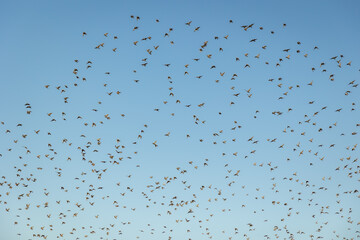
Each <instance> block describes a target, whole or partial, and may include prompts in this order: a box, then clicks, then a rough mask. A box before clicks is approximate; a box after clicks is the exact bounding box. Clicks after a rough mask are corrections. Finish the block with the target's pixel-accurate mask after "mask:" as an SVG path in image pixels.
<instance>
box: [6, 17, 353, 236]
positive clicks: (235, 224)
mask: <svg viewBox="0 0 360 240" xmlns="http://www.w3.org/2000/svg"><path fill="white" fill-rule="evenodd" d="M142 21H143V20H142V18H141V17H139V16H135V15H132V16H130V23H131V26H130V27H129V28H130V29H129V32H130V34H132V35H131V37H130V38H132V40H131V41H130V42H127V43H122V44H120V43H119V42H120V41H122V39H123V37H122V36H121V34H118V35H116V34H112V33H108V32H106V33H104V34H103V35H102V36H94V34H93V33H91V32H90V31H87V32H83V33H82V34H81V33H80V34H79V37H81V38H82V41H84V42H86V43H89V42H91V44H92V45H93V47H92V48H91V49H89V52H91V56H92V58H90V59H83V58H80V57H79V58H77V59H75V60H74V63H73V64H74V68H73V69H72V75H73V79H71V80H68V81H67V82H66V83H64V84H60V85H59V84H56V83H53V82H51V83H49V84H47V85H45V87H43V86H39V87H41V90H39V92H40V91H43V90H44V91H46V92H48V91H50V92H51V93H50V96H51V99H48V100H46V101H49V102H51V101H53V102H56V107H52V108H51V110H49V111H47V108H39V107H37V106H33V104H32V103H31V101H29V102H26V103H25V105H24V108H25V109H24V111H25V113H24V114H25V116H24V120H23V121H22V120H20V119H18V120H16V121H12V122H7V121H1V123H0V132H1V133H0V134H1V135H0V136H1V139H2V142H3V146H2V148H1V152H0V161H1V163H0V164H1V165H0V169H1V168H3V169H6V166H8V168H9V169H12V170H9V171H6V172H5V171H0V173H1V174H0V175H1V176H0V177H1V181H0V213H1V216H2V217H1V219H4V220H5V221H13V223H14V225H15V227H16V229H17V230H18V233H14V234H13V235H14V239H16V238H15V237H16V234H17V235H18V238H19V239H167V240H171V239H188V240H196V239H216V240H219V239H224V240H225V239H229V240H231V239H359V238H360V214H359V210H360V209H359V207H356V206H357V203H358V202H359V198H360V194H359V191H358V187H359V180H360V179H359V168H360V165H359V160H358V155H359V150H358V148H357V141H358V140H359V138H358V130H359V129H360V118H359V117H360V115H359V113H358V109H357V106H358V100H359V99H358V98H356V95H357V96H359V94H360V92H359V91H358V81H356V80H353V79H348V77H346V76H347V75H346V74H352V73H353V72H355V74H356V72H358V71H357V70H354V67H353V66H352V62H351V60H348V59H347V58H346V57H345V56H343V55H342V54H338V55H336V56H323V55H321V54H320V51H321V49H320V47H318V46H311V47H309V45H308V44H309V43H307V44H305V43H304V44H303V43H302V41H295V42H293V43H292V42H286V43H285V45H286V47H285V48H279V47H280V46H279V45H281V46H283V45H284V43H283V42H281V44H279V42H276V35H277V33H278V32H281V33H283V32H285V31H286V29H287V28H288V26H287V25H286V24H282V25H280V26H276V27H275V30H268V29H266V28H265V27H262V26H259V25H257V24H253V23H251V24H247V25H242V24H240V25H239V24H237V23H236V22H235V21H233V20H227V22H226V23H224V25H226V27H224V29H226V30H228V29H233V31H234V32H236V34H235V33H231V32H230V30H229V33H224V34H223V35H221V36H220V35H211V34H210V33H209V34H207V33H205V34H203V35H201V36H199V35H198V34H199V33H200V32H201V31H206V26H201V27H200V26H198V25H196V23H195V21H194V22H193V21H184V23H183V25H180V26H169V27H168V28H167V29H166V30H165V31H163V29H164V27H163V26H164V25H161V26H162V27H157V26H160V24H163V23H162V21H160V20H158V19H155V20H152V22H151V23H147V24H151V29H152V31H153V30H154V29H157V30H158V31H155V30H154V32H156V33H155V34H150V33H149V30H147V29H146V24H145V25H144V24H143V23H142ZM178 29H179V30H178ZM203 29H204V30H203ZM176 31H179V32H180V33H181V34H180V35H179V34H177V33H176ZM239 34H242V35H241V39H238V38H237V37H238V35H239ZM92 37H94V38H96V39H97V40H96V41H97V42H94V41H95V40H93V39H92ZM202 38H203V40H201V39H202ZM99 39H100V41H99ZM239 41H243V42H241V44H238V42H239ZM190 42H191V43H190ZM310 44H311V43H310ZM239 45H240V46H239ZM173 49H177V50H173ZM176 51H177V52H176ZM130 53H131V54H130ZM110 54H111V55H110ZM104 58H105V61H104V63H102V62H101V61H103V60H104ZM109 58H110V59H111V60H108V59H109ZM116 58H122V59H123V60H119V62H121V63H119V64H117V63H116V64H115V65H116V66H115V65H114V63H113V61H116V60H114V59H116ZM109 61H112V63H111V64H109ZM132 61H135V62H136V64H135V66H133V64H132ZM119 66H120V67H119ZM103 69H106V70H103ZM291 74H293V75H291ZM269 75H270V76H269ZM298 76H300V77H298ZM303 76H306V79H302V78H303ZM307 76H309V77H307ZM343 76H345V77H343ZM113 86H115V87H113ZM77 96H81V97H77ZM159 99H161V101H158V100H159ZM88 100H90V102H89V101H88ZM94 101H95V102H94ZM356 101H357V102H356ZM45 104H46V103H45ZM153 104H154V105H153ZM49 107H50V106H49ZM62 109H67V110H62ZM32 118H34V119H35V120H30V119H32ZM127 119H129V120H127ZM0 120H1V119H0ZM37 121H44V122H45V123H44V124H41V125H37ZM35 126H36V128H35ZM5 143H6V144H5ZM1 166H3V167H1ZM9 166H11V168H10V167H9ZM0 235H1V233H0ZM0 238H1V237H0Z"/></svg>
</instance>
